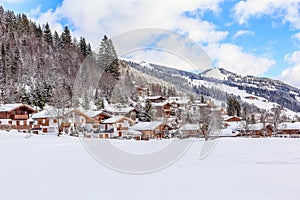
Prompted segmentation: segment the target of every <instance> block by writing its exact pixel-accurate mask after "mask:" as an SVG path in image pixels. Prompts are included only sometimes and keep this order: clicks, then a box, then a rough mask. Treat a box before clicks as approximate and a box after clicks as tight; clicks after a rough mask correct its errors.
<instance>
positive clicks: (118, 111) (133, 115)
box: [103, 107, 139, 121]
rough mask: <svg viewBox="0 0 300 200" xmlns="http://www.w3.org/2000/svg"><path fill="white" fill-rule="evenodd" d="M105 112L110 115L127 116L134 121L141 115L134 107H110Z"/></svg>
mask: <svg viewBox="0 0 300 200" xmlns="http://www.w3.org/2000/svg"><path fill="white" fill-rule="evenodd" d="M103 111H104V112H105V113H107V114H109V115H115V116H118V115H121V116H125V117H128V118H130V119H132V120H134V121H135V120H136V119H137V115H138V113H139V111H138V110H137V109H136V108H134V107H108V108H105V109H104V110H103Z"/></svg>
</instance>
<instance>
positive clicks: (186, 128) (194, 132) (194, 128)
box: [179, 124, 200, 137]
mask: <svg viewBox="0 0 300 200" xmlns="http://www.w3.org/2000/svg"><path fill="white" fill-rule="evenodd" d="M179 134H180V136H182V137H199V136H200V126H199V125H198V124H184V125H183V126H181V127H180V128H179Z"/></svg>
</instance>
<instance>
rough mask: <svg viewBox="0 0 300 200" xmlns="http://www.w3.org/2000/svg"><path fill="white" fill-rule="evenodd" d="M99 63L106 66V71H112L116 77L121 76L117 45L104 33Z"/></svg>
mask: <svg viewBox="0 0 300 200" xmlns="http://www.w3.org/2000/svg"><path fill="white" fill-rule="evenodd" d="M98 64H99V65H100V66H102V67H104V71H105V72H107V73H111V74H112V75H113V76H114V77H115V78H116V79H119V76H120V64H119V60H118V55H117V52H116V50H115V47H114V45H113V43H112V41H111V39H109V38H108V37H107V36H106V35H104V37H103V39H102V41H101V43H100V48H99V53H98Z"/></svg>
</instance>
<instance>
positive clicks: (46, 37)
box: [44, 23, 53, 45]
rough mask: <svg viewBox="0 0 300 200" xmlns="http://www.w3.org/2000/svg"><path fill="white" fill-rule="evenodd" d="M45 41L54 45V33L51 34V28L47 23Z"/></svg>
mask: <svg viewBox="0 0 300 200" xmlns="http://www.w3.org/2000/svg"><path fill="white" fill-rule="evenodd" d="M44 40H45V41H46V42H47V43H48V44H50V45H53V38H52V33H51V30H50V26H49V24H48V23H46V25H45V29H44Z"/></svg>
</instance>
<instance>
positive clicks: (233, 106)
mask: <svg viewBox="0 0 300 200" xmlns="http://www.w3.org/2000/svg"><path fill="white" fill-rule="evenodd" d="M227 114H228V115H229V116H238V117H240V116H241V105H240V103H239V102H238V100H237V99H236V98H235V97H234V96H229V97H228V98H227Z"/></svg>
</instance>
